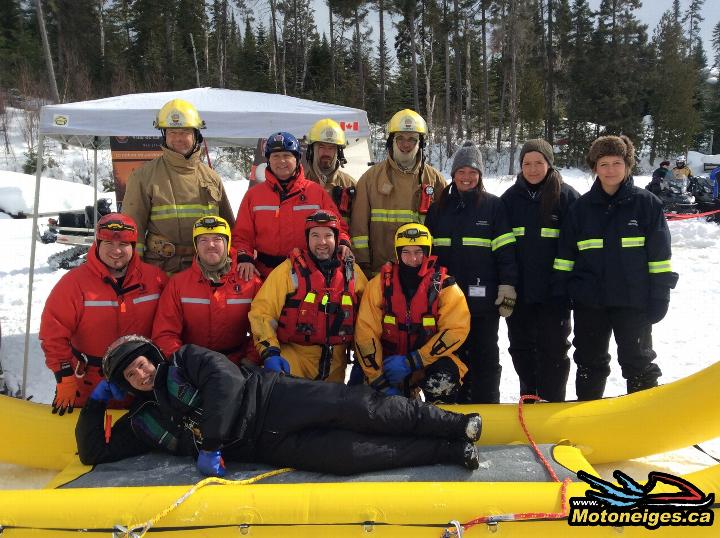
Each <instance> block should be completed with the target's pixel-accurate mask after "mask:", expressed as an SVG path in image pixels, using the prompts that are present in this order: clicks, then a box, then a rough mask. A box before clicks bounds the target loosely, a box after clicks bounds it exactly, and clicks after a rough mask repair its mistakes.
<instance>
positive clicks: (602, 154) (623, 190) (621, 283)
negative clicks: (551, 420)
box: [553, 135, 678, 400]
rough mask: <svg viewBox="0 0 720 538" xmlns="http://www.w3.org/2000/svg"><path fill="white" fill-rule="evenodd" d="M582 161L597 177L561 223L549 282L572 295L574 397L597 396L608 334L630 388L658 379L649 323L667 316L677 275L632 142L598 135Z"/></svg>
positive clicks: (605, 370) (657, 205)
mask: <svg viewBox="0 0 720 538" xmlns="http://www.w3.org/2000/svg"><path fill="white" fill-rule="evenodd" d="M587 163H588V165H590V168H591V169H592V171H593V173H594V174H595V175H596V179H595V183H593V186H592V187H591V188H590V190H589V191H588V192H586V193H585V194H583V195H582V196H581V197H580V198H579V199H578V201H577V202H575V204H573V206H572V207H571V208H570V212H569V213H568V217H567V219H565V222H564V223H563V226H562V231H561V233H560V245H559V248H558V255H557V258H556V259H555V264H554V267H555V270H556V272H555V278H554V282H553V286H554V290H553V291H554V292H555V293H557V294H564V295H567V296H568V297H569V298H570V299H571V300H572V302H573V313H574V320H575V338H574V339H573V345H574V346H575V354H574V356H573V358H574V360H575V363H576V364H577V376H576V378H575V392H576V394H577V397H578V400H594V399H598V398H602V396H603V393H604V391H605V382H606V380H607V377H608V375H609V374H610V354H609V353H608V349H609V344H610V336H611V335H612V336H614V338H615V343H616V344H617V358H618V362H619V363H620V367H621V369H622V375H623V377H624V378H625V379H626V380H627V391H628V393H631V392H636V391H639V390H645V389H649V388H652V387H655V386H657V384H658V378H659V377H660V375H661V371H660V367H659V366H658V365H657V364H655V362H654V361H655V358H656V354H655V351H654V350H653V348H652V326H653V324H655V323H658V322H660V321H661V320H662V319H663V318H664V317H665V314H666V313H667V311H668V306H669V304H670V290H671V289H672V288H674V287H675V284H676V283H677V280H678V274H677V273H675V272H673V271H672V267H671V261H670V258H671V247H670V230H669V229H668V225H667V221H666V220H665V216H664V215H663V209H662V203H661V202H660V200H659V199H658V198H657V197H656V196H654V195H653V194H651V193H650V192H648V191H646V190H645V189H641V188H639V187H636V186H635V185H634V184H633V178H632V176H631V175H630V173H631V171H632V169H633V167H634V166H635V146H634V145H633V143H632V141H631V140H630V139H629V138H628V137H627V136H624V135H621V136H601V137H599V138H597V139H596V140H595V141H594V142H593V143H592V145H591V146H590V151H589V152H588V156H587Z"/></svg>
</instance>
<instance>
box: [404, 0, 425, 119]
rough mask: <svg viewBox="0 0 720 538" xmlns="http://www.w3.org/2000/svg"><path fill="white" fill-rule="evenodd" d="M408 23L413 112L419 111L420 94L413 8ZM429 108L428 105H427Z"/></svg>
mask: <svg viewBox="0 0 720 538" xmlns="http://www.w3.org/2000/svg"><path fill="white" fill-rule="evenodd" d="M408 21H409V22H410V59H411V61H412V69H411V71H410V73H411V75H412V87H413V104H414V106H415V109H414V110H416V111H417V110H420V93H419V88H418V66H417V38H416V31H415V26H416V25H415V6H414V5H413V6H412V7H411V8H410V13H408ZM428 106H429V105H428Z"/></svg>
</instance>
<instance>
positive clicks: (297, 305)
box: [250, 249, 367, 383]
mask: <svg viewBox="0 0 720 538" xmlns="http://www.w3.org/2000/svg"><path fill="white" fill-rule="evenodd" d="M337 262H338V263H337V265H336V266H335V267H334V269H333V270H332V272H331V273H330V274H329V275H326V274H324V273H323V272H322V271H321V270H320V269H319V268H318V267H317V265H316V264H315V262H314V261H313V260H312V259H311V258H310V256H309V255H308V254H307V252H306V251H301V250H299V249H294V250H293V252H292V255H291V257H290V259H287V260H285V261H284V262H283V263H281V264H280V265H279V266H278V267H276V268H275V269H274V270H273V271H272V272H271V273H270V275H269V276H268V277H267V279H266V280H265V283H264V284H263V286H262V288H260V291H259V292H258V294H257V295H256V296H255V300H254V301H253V303H252V307H251V309H250V325H251V327H252V333H253V338H254V340H255V345H256V347H257V351H258V353H259V354H260V356H261V357H265V356H266V355H267V352H268V350H269V349H270V348H277V349H279V350H280V355H282V356H283V357H284V358H285V359H286V360H287V361H288V363H290V373H291V374H292V375H294V376H298V377H305V378H308V379H320V380H326V381H333V382H336V383H342V382H344V380H345V368H346V367H347V363H348V354H349V347H350V345H351V344H352V341H353V331H354V320H355V317H356V313H357V309H358V306H359V303H360V298H361V297H362V295H363V293H364V291H365V287H366V285H367V279H366V278H365V275H364V274H363V272H362V271H361V270H360V268H359V267H358V266H357V265H355V264H354V263H351V264H350V265H347V264H345V263H343V262H342V260H339V259H338V260H337Z"/></svg>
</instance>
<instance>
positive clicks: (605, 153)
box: [587, 135, 635, 170]
mask: <svg viewBox="0 0 720 538" xmlns="http://www.w3.org/2000/svg"><path fill="white" fill-rule="evenodd" d="M610 156H613V157H615V156H616V157H622V158H623V160H624V161H625V165H626V166H627V167H628V170H632V169H633V167H634V166H635V146H634V144H633V143H632V140H630V139H629V138H628V137H627V136H625V135H620V136H601V137H599V138H596V139H595V141H594V142H593V143H592V144H591V145H590V151H588V155H587V163H588V165H589V166H590V168H592V169H593V170H595V165H596V164H597V162H598V160H599V159H600V158H601V157H610Z"/></svg>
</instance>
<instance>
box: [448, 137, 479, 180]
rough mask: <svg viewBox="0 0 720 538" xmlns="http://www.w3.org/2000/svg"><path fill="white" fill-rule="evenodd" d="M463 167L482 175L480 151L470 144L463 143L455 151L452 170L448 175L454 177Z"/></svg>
mask: <svg viewBox="0 0 720 538" xmlns="http://www.w3.org/2000/svg"><path fill="white" fill-rule="evenodd" d="M464 166H469V167H470V168H474V169H475V170H477V171H479V172H480V175H481V176H482V173H483V160H482V153H480V149H479V148H478V147H477V146H476V145H475V144H473V143H472V142H465V143H464V144H463V145H462V147H461V148H460V149H459V150H457V152H456V153H455V157H453V163H452V170H451V172H450V175H451V176H452V177H455V172H457V171H458V170H459V169H460V168H462V167H464Z"/></svg>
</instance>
